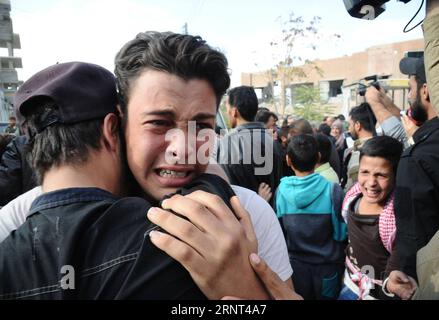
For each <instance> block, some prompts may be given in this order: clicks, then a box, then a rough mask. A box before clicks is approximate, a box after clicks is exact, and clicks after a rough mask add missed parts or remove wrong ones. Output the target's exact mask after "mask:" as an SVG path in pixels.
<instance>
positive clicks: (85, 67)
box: [14, 62, 118, 124]
mask: <svg viewBox="0 0 439 320" xmlns="http://www.w3.org/2000/svg"><path fill="white" fill-rule="evenodd" d="M41 98H50V99H51V100H53V101H54V103H55V104H56V105H57V106H58V108H59V110H58V117H57V119H55V121H51V123H50V124H53V123H64V124H74V123H78V122H83V121H87V120H93V119H99V118H104V117H105V116H106V115H107V114H109V113H117V104H118V100H117V93H116V79H115V77H114V75H113V74H112V73H111V72H110V71H108V70H107V69H105V68H103V67H101V66H98V65H95V64H91V63H85V62H68V63H60V64H55V65H53V66H50V67H48V68H46V69H44V70H42V71H40V72H38V73H36V74H35V75H33V76H32V77H31V78H30V79H29V80H27V81H26V82H25V83H23V85H21V86H20V88H19V89H18V91H17V92H16V94H15V97H14V109H15V113H16V115H17V117H18V118H19V119H22V120H23V119H24V115H26V113H27V112H29V111H30V109H31V108H32V107H33V106H35V103H32V102H35V101H36V99H41Z"/></svg>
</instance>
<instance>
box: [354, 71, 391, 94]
mask: <svg viewBox="0 0 439 320" xmlns="http://www.w3.org/2000/svg"><path fill="white" fill-rule="evenodd" d="M379 79H385V77H379V76H377V75H373V76H369V77H364V78H363V79H362V80H364V81H365V82H366V84H364V83H361V82H360V83H358V94H359V95H360V96H362V97H364V95H365V94H366V90H367V88H369V87H370V86H374V87H375V88H376V89H377V90H378V91H379V90H380V88H381V86H380V82H379Z"/></svg>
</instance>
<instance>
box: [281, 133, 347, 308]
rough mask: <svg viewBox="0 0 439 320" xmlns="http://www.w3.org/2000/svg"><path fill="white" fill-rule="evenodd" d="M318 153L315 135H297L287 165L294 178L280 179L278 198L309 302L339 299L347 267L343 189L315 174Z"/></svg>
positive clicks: (297, 278)
mask: <svg viewBox="0 0 439 320" xmlns="http://www.w3.org/2000/svg"><path fill="white" fill-rule="evenodd" d="M319 157H320V156H319V152H318V147H317V141H316V139H315V138H314V137H313V136H311V135H304V134H300V135H297V136H294V137H293V138H292V139H291V141H290V143H289V144H288V149H287V163H288V165H289V166H290V167H291V169H292V170H293V171H294V173H295V176H290V177H285V178H283V179H281V183H280V185H279V190H278V192H277V196H276V214H277V216H278V218H279V219H280V222H281V224H282V227H283V230H284V234H285V237H286V241H287V247H288V253H289V256H290V262H291V265H292V267H293V270H294V273H293V283H294V286H295V288H296V291H297V293H298V294H300V295H302V296H303V298H304V299H305V300H308V299H335V298H336V297H337V296H338V293H339V290H340V284H341V277H342V274H343V269H344V258H345V256H344V247H345V243H344V241H345V239H346V224H345V223H344V222H343V218H342V217H341V203H342V201H343V192H342V189H341V187H340V186H339V185H338V184H335V183H332V182H329V181H327V180H326V179H325V178H323V177H322V176H321V175H319V174H317V173H314V167H315V165H316V163H317V162H318V160H319Z"/></svg>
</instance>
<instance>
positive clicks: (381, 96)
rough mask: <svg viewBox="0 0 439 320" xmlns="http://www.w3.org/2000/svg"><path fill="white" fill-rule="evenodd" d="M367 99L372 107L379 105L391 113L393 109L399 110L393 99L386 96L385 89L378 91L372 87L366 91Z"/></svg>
mask: <svg viewBox="0 0 439 320" xmlns="http://www.w3.org/2000/svg"><path fill="white" fill-rule="evenodd" d="M365 98H366V101H367V102H368V103H369V104H370V105H371V106H372V105H375V104H379V105H381V106H383V107H384V108H386V109H387V110H388V111H389V112H391V111H392V109H395V108H396V109H398V107H397V106H395V104H394V103H393V101H392V99H391V98H390V97H389V96H388V95H387V94H386V91H384V89H383V88H380V90H377V88H375V87H374V86H370V87H369V88H367V90H366V94H365Z"/></svg>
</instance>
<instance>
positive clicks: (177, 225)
mask: <svg viewBox="0 0 439 320" xmlns="http://www.w3.org/2000/svg"><path fill="white" fill-rule="evenodd" d="M147 216H148V219H149V220H151V222H153V223H154V224H156V225H158V226H160V227H161V228H163V229H164V230H165V231H167V232H169V233H170V234H172V235H173V236H175V237H177V238H179V239H181V240H183V241H184V242H186V243H187V244H188V245H189V246H191V247H193V248H195V249H197V250H198V252H199V253H200V255H202V253H201V252H202V251H200V250H199V249H198V248H200V247H201V248H206V247H207V248H206V249H207V250H213V249H214V248H211V247H209V246H210V242H209V241H207V236H205V235H204V234H203V232H202V231H201V230H200V229H199V228H197V227H196V226H195V225H194V224H192V223H191V222H190V221H187V220H186V219H184V218H181V217H179V216H177V215H175V214H173V213H171V212H169V211H166V210H162V209H160V208H154V207H152V208H151V209H150V210H149V211H148V214H147Z"/></svg>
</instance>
